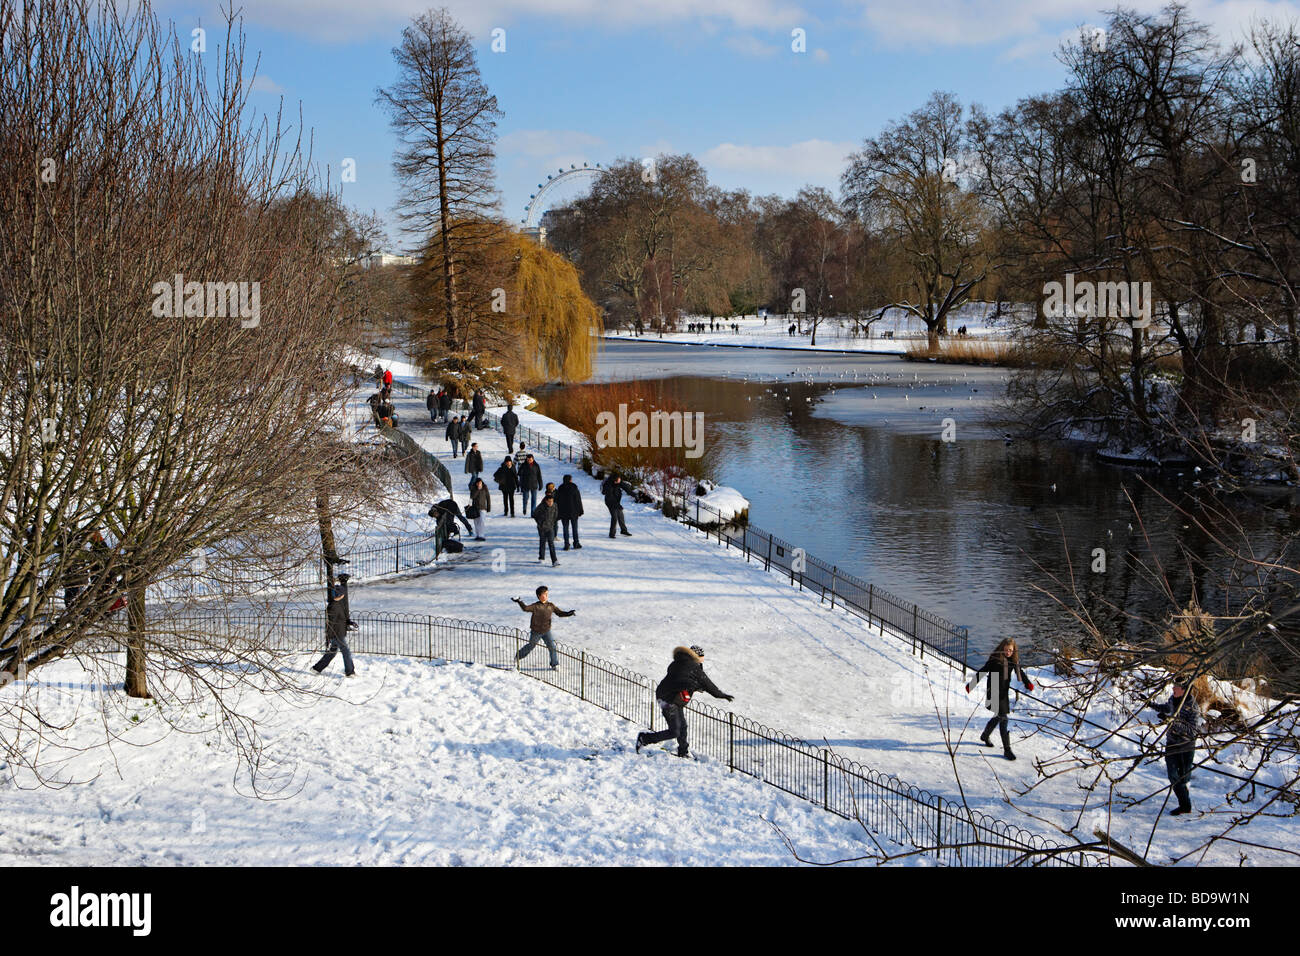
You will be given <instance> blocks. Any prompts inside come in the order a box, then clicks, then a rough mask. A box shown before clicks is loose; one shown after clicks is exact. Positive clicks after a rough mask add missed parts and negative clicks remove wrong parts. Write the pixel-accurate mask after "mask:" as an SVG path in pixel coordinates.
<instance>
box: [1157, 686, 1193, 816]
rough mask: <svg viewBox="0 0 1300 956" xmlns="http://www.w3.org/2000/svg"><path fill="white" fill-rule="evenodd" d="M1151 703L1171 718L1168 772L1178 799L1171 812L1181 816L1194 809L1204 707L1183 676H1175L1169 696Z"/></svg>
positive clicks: (1167, 733) (1158, 710) (1161, 714)
mask: <svg viewBox="0 0 1300 956" xmlns="http://www.w3.org/2000/svg"><path fill="white" fill-rule="evenodd" d="M1151 706H1152V707H1153V708H1154V709H1155V712H1156V713H1157V714H1159V715H1160V716H1161V717H1164V718H1166V719H1167V720H1168V721H1169V727H1168V729H1166V730H1165V771H1166V773H1167V774H1168V775H1169V784H1170V786H1171V787H1173V790H1174V796H1176V797H1177V798H1178V806H1177V807H1175V808H1174V809H1173V810H1170V811H1169V815H1170V816H1171V817H1181V816H1182V815H1183V814H1184V813H1191V812H1192V797H1191V794H1190V793H1188V791H1187V784H1188V781H1190V780H1191V778H1192V765H1193V764H1194V763H1195V762H1196V731H1197V729H1198V728H1199V726H1200V721H1201V708H1200V707H1199V706H1198V705H1197V703H1196V698H1195V697H1193V696H1192V695H1191V694H1189V693H1187V685H1186V684H1185V683H1183V680H1182V678H1179V677H1175V678H1174V686H1173V690H1172V692H1171V693H1170V697H1169V699H1168V700H1167V701H1165V702H1164V703H1163V704H1152V705H1151Z"/></svg>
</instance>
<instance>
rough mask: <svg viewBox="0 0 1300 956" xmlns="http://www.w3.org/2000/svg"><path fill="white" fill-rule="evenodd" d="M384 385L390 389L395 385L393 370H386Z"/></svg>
mask: <svg viewBox="0 0 1300 956" xmlns="http://www.w3.org/2000/svg"><path fill="white" fill-rule="evenodd" d="M384 384H385V385H387V386H388V387H390V388H391V387H392V385H393V370H392V369H391V368H386V369H384Z"/></svg>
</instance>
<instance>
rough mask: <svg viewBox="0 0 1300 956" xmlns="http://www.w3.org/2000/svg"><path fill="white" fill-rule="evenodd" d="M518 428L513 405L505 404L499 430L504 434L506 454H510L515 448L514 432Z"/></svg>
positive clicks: (517, 419)
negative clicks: (504, 411)
mask: <svg viewBox="0 0 1300 956" xmlns="http://www.w3.org/2000/svg"><path fill="white" fill-rule="evenodd" d="M518 430H519V416H518V415H516V414H515V407H514V406H513V405H507V406H506V413H505V414H504V415H502V416H501V431H502V432H504V433H505V436H506V454H511V453H513V452H514V450H515V432H517V431H518Z"/></svg>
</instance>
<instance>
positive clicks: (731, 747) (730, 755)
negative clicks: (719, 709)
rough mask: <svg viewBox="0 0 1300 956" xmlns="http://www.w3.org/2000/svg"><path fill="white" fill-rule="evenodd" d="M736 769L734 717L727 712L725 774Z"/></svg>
mask: <svg viewBox="0 0 1300 956" xmlns="http://www.w3.org/2000/svg"><path fill="white" fill-rule="evenodd" d="M735 769H736V715H735V714H734V713H732V712H731V711H727V772H728V773H731V772H732V771H734V770H735Z"/></svg>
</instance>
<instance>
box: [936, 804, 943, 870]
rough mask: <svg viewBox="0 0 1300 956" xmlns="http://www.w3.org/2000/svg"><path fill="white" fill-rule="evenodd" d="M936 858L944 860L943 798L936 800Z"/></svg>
mask: <svg viewBox="0 0 1300 956" xmlns="http://www.w3.org/2000/svg"><path fill="white" fill-rule="evenodd" d="M934 858H935V859H936V860H938V859H942V858H943V797H939V796H936V797H935V798H934Z"/></svg>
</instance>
